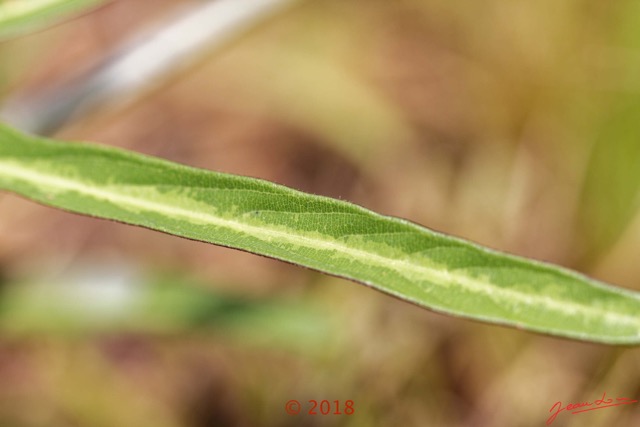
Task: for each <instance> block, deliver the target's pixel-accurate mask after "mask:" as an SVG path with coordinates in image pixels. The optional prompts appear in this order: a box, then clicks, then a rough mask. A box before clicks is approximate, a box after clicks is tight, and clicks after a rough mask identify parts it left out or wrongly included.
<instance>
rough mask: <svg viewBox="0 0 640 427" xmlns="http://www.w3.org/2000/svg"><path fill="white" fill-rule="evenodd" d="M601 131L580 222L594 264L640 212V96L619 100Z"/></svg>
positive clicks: (588, 254) (591, 166) (588, 259)
mask: <svg viewBox="0 0 640 427" xmlns="http://www.w3.org/2000/svg"><path fill="white" fill-rule="evenodd" d="M608 109H609V112H608V117H607V119H606V120H605V122H604V124H603V125H602V127H601V129H599V132H598V137H597V140H596V143H595V145H594V148H593V152H592V153H591V159H590V162H589V165H588V169H587V175H586V180H585V185H584V188H583V194H582V200H581V206H580V210H579V215H580V216H579V220H580V225H581V230H580V231H581V233H580V234H581V236H582V237H583V239H584V241H585V246H586V247H585V258H586V260H587V262H588V263H591V264H592V263H593V260H594V259H597V258H598V257H600V256H601V255H602V254H603V253H604V252H606V251H607V250H609V249H610V248H611V246H612V245H613V244H614V243H615V242H616V241H617V240H618V239H619V238H620V236H621V235H622V234H623V231H624V230H625V228H626V227H627V226H628V225H629V223H630V222H631V220H632V219H633V218H634V217H635V215H636V213H637V212H638V209H639V208H640V139H639V138H638V135H639V134H640V121H639V120H638V118H639V117H640V97H638V96H637V95H631V96H622V95H621V96H619V99H618V100H617V102H616V103H614V105H613V106H609V107H608Z"/></svg>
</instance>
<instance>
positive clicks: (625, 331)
mask: <svg viewBox="0 0 640 427" xmlns="http://www.w3.org/2000/svg"><path fill="white" fill-rule="evenodd" d="M0 188H2V189H6V190H9V191H13V192H15V193H18V194H21V195H23V196H26V197H28V198H31V199H33V200H36V201H38V202H41V203H43V204H46V205H50V206H55V207H58V208H62V209H65V210H69V211H72V212H78V213H82V214H87V215H92V216H97V217H102V218H108V219H112V220H117V221H121V222H125V223H128V224H135V225H140V226H143V227H148V228H151V229H154V230H159V231H163V232H166V233H171V234H175V235H178V236H182V237H186V238H190V239H195V240H200V241H205V242H210V243H214V244H217V245H222V246H228V247H232V248H237V249H242V250H246V251H249V252H253V253H256V254H261V255H266V256H269V257H272V258H276V259H280V260H284V261H288V262H291V263H295V264H299V265H302V266H306V267H309V268H312V269H315V270H318V271H322V272H325V273H328V274H332V275H336V276H340V277H344V278H348V279H352V280H354V281H357V282H360V283H364V284H366V285H369V286H371V287H374V288H376V289H378V290H381V291H383V292H385V293H388V294H390V295H394V296H396V297H398V298H401V299H404V300H407V301H410V302H413V303H415V304H418V305H420V306H423V307H426V308H429V309H432V310H435V311H438V312H442V313H447V314H452V315H459V316H464V317H468V318H472V319H477V320H482V321H486V322H492V323H498V324H503V325H510V326H515V327H519V328H523V329H529V330H532V331H537V332H543V333H549V334H554V335H559V336H563V337H569V338H576V339H583V340H590V341H599V342H605V343H618V344H621V343H627V344H632V343H633V344H637V343H640V295H639V294H638V293H633V292H631V291H626V290H623V289H618V288H615V287H611V286H608V285H605V284H603V283H599V282H596V281H594V280H592V279H589V278H587V277H585V276H582V275H580V274H578V273H575V272H572V271H569V270H566V269H563V268H560V267H555V266H552V265H548V264H544V263H540V262H535V261H530V260H526V259H523V258H518V257H515V256H511V255H507V254H502V253H499V252H495V251H493V250H490V249H486V248H483V247H481V246H478V245H475V244H473V243H469V242H465V241H463V240H460V239H457V238H453V237H449V236H445V235H443V234H440V233H436V232H434V231H431V230H428V229H426V228H424V227H421V226H419V225H416V224H413V223H411V222H408V221H405V220H402V219H399V218H393V217H387V216H382V215H379V214H376V213H374V212H371V211H368V210H366V209H364V208H361V207H359V206H356V205H353V204H350V203H346V202H343V201H338V200H334V199H330V198H326V197H319V196H314V195H310V194H305V193H301V192H298V191H295V190H292V189H289V188H286V187H283V186H280V185H276V184H273V183H270V182H266V181H261V180H258V179H253V178H247V177H240V176H234V175H227V174H221V173H216V172H211V171H206V170H201V169H195V168H191V167H187V166H183V165H179V164H174V163H171V162H168V161H164V160H161V159H157V158H152V157H146V156H142V155H138V154H134V153H129V152H126V151H123V150H119V149H113V148H106V147H101V146H97V145H89V144H81V143H62V142H56V141H50V140H46V139H40V138H35V137H29V136H25V135H23V134H20V133H18V132H16V131H14V130H11V129H10V128H7V127H0Z"/></svg>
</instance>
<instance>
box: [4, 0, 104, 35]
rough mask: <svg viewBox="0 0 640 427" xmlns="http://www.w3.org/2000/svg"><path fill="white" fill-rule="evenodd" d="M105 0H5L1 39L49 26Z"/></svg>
mask: <svg viewBox="0 0 640 427" xmlns="http://www.w3.org/2000/svg"><path fill="white" fill-rule="evenodd" d="M99 3H104V0H4V1H3V2H1V3H0V40H2V39H5V38H8V37H14V36H17V35H21V34H25V33H28V32H30V31H34V30H38V29H41V28H43V27H47V26H49V25H51V24H52V23H55V22H57V21H58V20H60V19H62V18H64V17H66V16H68V15H70V14H73V13H78V12H80V11H82V10H85V9H87V8H89V7H91V6H95V5H97V4H99Z"/></svg>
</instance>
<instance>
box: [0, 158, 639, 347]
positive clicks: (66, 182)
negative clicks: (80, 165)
mask: <svg viewBox="0 0 640 427" xmlns="http://www.w3.org/2000/svg"><path fill="white" fill-rule="evenodd" d="M0 174H1V175H5V176H9V177H12V178H14V179H20V180H24V181H27V182H29V183H31V184H33V185H36V186H38V187H41V188H43V187H48V188H51V190H52V191H54V192H59V191H75V192H78V193H80V194H84V195H86V196H89V197H92V198H95V199H98V200H104V201H108V202H111V203H114V204H116V205H119V206H123V205H125V206H129V207H132V208H135V209H140V210H143V211H149V212H155V213H160V214H162V215H167V216H170V217H174V218H175V217H182V218H184V219H186V220H188V221H189V222H197V223H204V224H209V225H215V226H218V227H222V228H227V229H230V230H233V231H235V232H240V233H244V234H248V235H252V236H253V237H256V238H258V239H260V240H263V241H267V242H268V241H270V240H272V239H276V240H278V241H284V242H287V243H290V244H292V245H296V246H302V247H307V248H310V249H316V250H327V251H336V252H338V253H341V254H343V255H345V257H346V258H347V259H357V260H359V261H361V262H363V263H364V264H375V265H378V266H381V267H384V268H392V269H393V270H395V271H396V272H397V273H399V274H400V275H402V276H404V277H405V278H408V277H407V273H414V274H418V275H419V276H421V277H424V280H426V281H428V282H431V283H434V284H436V285H440V286H445V287H448V286H451V285H453V286H455V285H458V286H460V287H462V288H466V289H467V290H469V291H471V292H476V293H481V294H485V295H487V296H489V297H490V298H492V299H494V300H497V301H496V302H497V303H500V302H501V300H502V302H506V303H507V304H513V302H514V301H517V302H520V303H522V304H524V305H528V306H532V305H536V303H537V305H540V306H544V307H546V308H547V309H549V310H550V311H557V312H561V313H565V314H566V313H582V314H583V315H584V316H587V317H594V316H595V317H604V318H606V319H607V320H608V321H610V322H611V323H618V324H631V325H635V326H638V328H639V330H638V335H640V321H639V319H638V317H637V316H632V315H625V314H619V313H614V312H610V311H606V310H602V309H599V308H595V307H589V306H585V305H580V304H576V303H573V302H568V301H556V300H554V299H551V298H549V297H547V296H540V295H527V294H523V293H521V292H517V291H514V290H511V289H505V288H502V287H498V286H495V285H492V284H491V283H490V282H482V281H479V280H477V279H475V278H473V277H469V276H465V275H462V274H456V275H455V277H454V276H452V275H451V274H450V273H449V272H448V271H445V270H438V269H434V268H429V267H425V266H422V265H418V264H414V263H411V262H408V261H406V260H402V259H393V258H388V257H385V256H382V255H379V254H376V253H372V252H367V251H363V250H361V249H356V248H353V247H349V246H345V245H344V244H341V243H340V242H336V241H330V240H319V239H315V238H312V237H307V236H304V235H301V234H294V233H289V232H284V231H280V230H275V229H271V228H266V227H259V226H254V225H250V224H247V223H242V222H238V221H233V220H230V219H225V218H221V217H219V216H215V215H211V214H208V213H204V212H194V211H192V210H188V209H183V208H181V207H179V206H175V205H173V204H169V203H161V202H157V201H149V200H144V199H140V198H137V197H131V196H127V195H124V194H121V193H118V192H116V191H112V190H111V189H109V188H108V187H105V188H98V187H97V186H92V185H85V184H84V183H81V182H79V181H77V180H72V179H67V178H64V177H60V176H56V175H50V174H46V173H43V172H40V171H36V170H32V169H30V168H28V167H24V166H22V165H21V164H19V163H16V162H8V161H2V162H0ZM352 278H353V279H356V280H357V279H358V278H357V277H352ZM396 295H398V296H400V297H404V296H403V295H402V294H399V293H396ZM416 302H418V303H420V301H416ZM507 311H509V310H508V309H507Z"/></svg>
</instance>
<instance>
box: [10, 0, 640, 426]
mask: <svg viewBox="0 0 640 427" xmlns="http://www.w3.org/2000/svg"><path fill="white" fill-rule="evenodd" d="M93 3H94V4H93V6H92V7H91V8H88V9H83V10H82V11H79V12H77V13H76V14H75V15H74V16H73V18H72V19H70V18H68V17H66V18H64V19H62V20H57V21H56V25H53V26H47V27H46V28H40V29H38V30H37V31H35V32H29V33H28V34H14V35H11V36H10V37H8V38H6V39H5V40H4V41H2V43H0V85H1V86H0V90H1V91H2V92H1V96H2V99H3V100H4V107H3V113H2V114H3V116H4V117H6V118H7V120H9V121H10V122H11V123H14V124H15V125H16V126H19V127H22V128H23V129H25V130H27V131H32V132H37V133H41V134H45V135H48V136H53V137H56V138H60V139H66V140H86V141H94V142H98V143H102V144H108V145H113V146H119V147H125V148H127V149H131V150H135V151H137V152H142V153H146V154H151V155H155V156H160V157H163V158H166V159H169V160H172V161H176V162H181V163H185V164H188V165H192V166H197V167H202V168H207V169H213V170H217V171H222V172H229V173H235V174H242V175H249V176H254V177H259V178H264V179H268V180H272V181H275V182H278V183H282V184H285V185H288V186H291V187H294V188H296V189H300V190H304V191H307V192H311V193H315V194H322V195H326V196H331V197H336V198H341V199H344V200H349V201H353V202H355V203H358V204H360V205H363V206H365V207H367V208H370V209H373V210H375V211H378V212H380V213H384V214H388V215H395V216H400V217H403V218H407V219H410V220H412V221H414V222H418V223H420V224H423V225H425V226H428V227H430V228H433V229H436V230H439V231H442V232H446V233H450V234H454V235H456V236H460V237H464V238H466V239H470V240H473V241H475V242H478V243H481V244H483V245H487V246H490V247H492V248H496V249H500V250H504V251H508V252H511V253H515V254H518V255H523V256H527V257H532V258H535V259H539V260H544V261H549V262H553V263H557V264H560V265H563V266H566V267H569V268H572V269H576V270H578V271H581V272H584V273H586V274H588V275H591V276H593V277H596V278H598V279H601V280H604V281H606V282H609V283H612V284H615V285H618V286H622V287H626V288H629V289H635V290H640V263H639V262H638V255H639V254H640V215H639V213H638V212H639V210H638V208H639V207H640V78H639V77H638V76H640V2H637V1H633V0H619V1H616V2H598V1H593V0H567V1H563V2H556V1H551V0H549V1H547V0H544V1H537V2H525V1H514V2H503V1H497V0H489V1H485V2H481V3H478V4H476V3H473V2H460V1H449V0H447V1H445V0H397V1H393V2H389V1H381V0H367V1H364V0H322V1H318V0H316V1H312V0H298V1H267V0H263V1H249V0H232V1H230V0H226V1H225V0H219V1H218V2H217V3H220V5H221V6H220V8H218V9H212V8H210V5H212V4H214V3H216V1H211V2H205V1H195V0H154V1H150V0H113V1H106V2H105V1H103V2H99V1H98V2H96V1H94V2H93ZM233 3H235V5H236V6H238V5H239V7H240V8H241V9H243V10H245V11H246V10H254V9H255V10H257V9H258V8H262V10H261V12H260V13H259V14H257V15H251V16H249V15H246V16H240V17H239V18H237V19H236V20H235V21H233V22H231V21H230V22H231V24H229V22H227V23H226V24H225V23H224V22H223V21H224V18H225V16H227V15H233V13H234V12H233V10H232V9H233V7H227V8H225V7H223V6H225V5H227V6H228V5H230V4H233ZM205 12H206V13H208V14H209V15H207V14H206V13H205ZM198 16H199V17H201V19H200V20H199V21H198V20H197V19H196V20H193V21H188V20H189V19H194V17H198ZM219 18H220V19H219ZM181 22H182V23H184V22H187V23H189V25H188V26H186V27H184V26H183V27H180V26H178V27H176V25H178V24H179V23H181ZM224 25H227V27H225V28H227V30H228V31H226V32H220V33H215V29H216V28H219V27H223V26H224ZM171 28H178V30H179V31H178V34H180V35H181V36H180V37H177V38H176V37H174V39H175V40H177V44H178V46H182V47H180V49H183V50H180V49H178V51H179V52H182V53H179V54H178V53H175V52H173V51H172V49H170V48H163V49H160V50H158V49H156V50H153V49H151V50H150V51H149V52H147V51H144V49H143V46H142V45H144V43H145V42H146V41H149V40H153V39H154V37H155V38H158V37H156V36H157V35H158V34H161V35H162V34H165V33H163V31H168V29H171ZM197 30H202V31H204V33H205V34H207V35H206V36H203V37H201V38H200V39H198V38H197V37H196V39H198V40H200V42H198V43H192V44H189V43H185V45H184V46H183V45H181V44H180V40H183V38H182V37H183V36H184V40H191V39H190V37H192V36H193V34H196V33H197ZM210 30H214V31H213V32H212V31H210ZM192 31H193V34H192ZM207 31H209V33H207ZM165 35H166V34H165ZM158 40H161V43H160V45H161V46H165V45H164V44H163V43H164V42H162V40H164V39H163V38H162V37H159V38H158ZM141 44H142V45H141ZM141 46H142V47H141ZM140 49H143V50H142V53H143V55H141V56H138V57H136V56H135V53H136V52H138V53H139V52H141V50H140ZM178 51H176V52H178ZM127 55H134V56H133V58H134V59H135V58H137V60H139V61H141V62H135V61H134V60H132V59H131V58H132V57H131V56H127ZM163 55H164V56H163ZM172 55H173V56H172ZM140 58H143V59H142V60H140ZM163 58H164V59H163ZM125 60H129V61H130V62H131V61H133V62H132V63H133V64H134V65H135V64H143V65H149V64H152V65H153V64H156V65H154V66H155V68H153V67H151V68H152V70H151V71H149V72H148V74H145V73H144V72H143V71H142V68H144V67H140V66H134V67H133V68H131V67H129V72H128V74H127V73H123V72H121V71H122V69H123V65H122V64H123V62H122V61H125ZM118 61H121V62H118ZM131 70H133V71H131ZM96 76H97V77H96ZM132 76H133V77H132ZM0 235H1V236H2V238H1V239H0V425H2V426H16V427H40V426H42V427H44V426H52V427H58V426H60V427H63V426H64V427H66V426H96V427H102V426H104V427H107V426H118V427H129V426H131V427H133V426H141V425H154V426H157V427H213V426H389V425H407V426H427V425H428V426H443V427H444V426H447V427H473V426H493V427H500V426H505V427H507V426H509V427H513V426H540V425H543V423H544V422H545V421H546V420H547V418H548V417H549V415H550V412H549V410H550V408H551V407H552V405H553V404H554V403H555V402H557V401H562V402H563V404H567V403H570V402H585V401H594V400H596V399H599V398H601V396H602V394H603V392H606V394H607V397H612V398H615V397H629V398H639V397H640V350H639V349H635V348H630V347H612V346H603V345H595V344H587V343H580V342H574V341H569V340H563V339H557V338H551V337H545V336H542V335H537V334H532V333H528V332H523V331H518V330H513V329H507V328H503V327H498V326H492V325H486V324H482V323H477V322H471V321H468V320H461V319H457V318H453V317H446V316H442V315H438V314H434V313H431V312H429V311H426V310H423V309H420V308H417V307H415V306H412V305H410V304H408V303H404V302H401V301H398V300H395V299H393V298H391V297H388V296H385V295H383V294H380V293H378V292H376V291H374V290H371V289H368V288H366V287H364V286H360V285H356V284H353V283H350V282H347V281H344V280H340V279H336V278H332V277H328V276H323V275H320V274H318V273H315V272H312V271H308V270H306V269H303V268H298V267H295V266H291V265H288V264H284V263H280V262H277V261H273V260H269V259H266V258H261V257H258V256H254V255H250V254H246V253H242V252H239V251H234V250H230V249H225V248H219V247H214V246H212V245H207V244H203V243H198V242H192V241H188V240H183V239H179V238H176V237H172V236H167V235H163V234H161V233H157V232H152V231H149V230H145V229H140V228H135V227H132V226H127V225H122V224H117V223H112V222H108V221H104V220H97V219H92V218H86V217H81V216H78V215H73V214H69V213H65V212H61V211H56V210H53V209H50V208H46V207H42V206H39V205H36V204H35V203H32V202H29V201H26V200H23V199H20V198H18V197H16V196H14V195H11V194H0ZM291 399H296V400H299V401H300V402H301V403H302V404H303V413H302V414H300V415H297V416H291V415H288V414H287V413H286V412H285V404H286V402H287V401H289V400H291ZM311 399H313V400H317V401H321V400H323V399H326V400H329V401H330V402H333V401H335V400H339V401H341V402H345V401H346V400H352V401H353V402H354V409H355V413H354V414H353V415H351V416H346V415H320V414H319V415H308V414H305V413H306V412H307V411H308V409H309V408H310V405H309V403H308V401H309V400H311ZM638 405H639V404H635V405H626V406H620V407H615V408H609V409H605V410H600V411H591V412H586V413H582V414H577V415H571V414H567V413H562V414H560V415H559V416H558V418H557V419H556V420H555V422H554V425H556V426H578V425H590V426H614V425H615V426H637V425H640V406H638Z"/></svg>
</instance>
